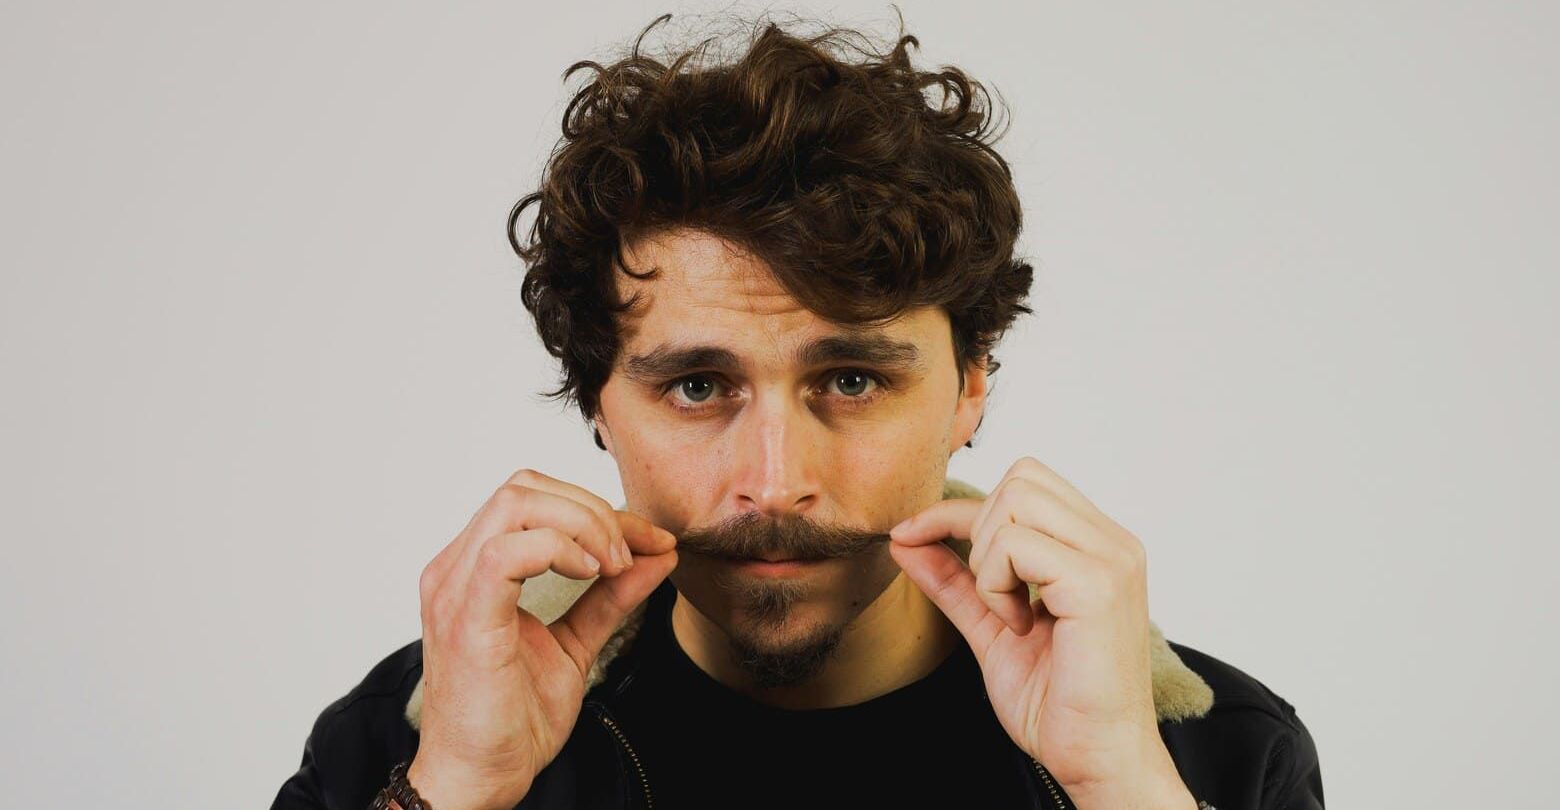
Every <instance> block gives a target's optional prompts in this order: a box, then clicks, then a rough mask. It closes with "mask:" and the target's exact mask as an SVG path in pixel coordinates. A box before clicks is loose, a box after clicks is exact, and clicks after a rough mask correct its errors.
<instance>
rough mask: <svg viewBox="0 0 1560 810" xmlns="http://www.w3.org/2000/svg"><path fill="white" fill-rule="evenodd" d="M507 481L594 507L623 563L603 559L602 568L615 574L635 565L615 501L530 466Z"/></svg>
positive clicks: (611, 548)
mask: <svg viewBox="0 0 1560 810" xmlns="http://www.w3.org/2000/svg"><path fill="white" fill-rule="evenodd" d="M506 483H510V484H516V485H519V486H524V487H531V488H532V489H539V490H542V491H543V492H551V493H553V494H554V495H562V496H563V497H565V498H569V499H571V500H574V501H577V502H578V503H580V504H581V505H583V506H585V507H586V508H588V509H590V511H592V512H595V513H596V515H597V516H598V517H600V518H601V523H602V525H604V526H606V527H607V531H608V533H609V534H610V536H611V543H610V545H609V546H608V549H607V552H608V555H609V556H611V557H612V558H613V559H614V560H615V561H616V562H618V563H619V565H617V566H613V565H608V564H607V561H606V560H602V568H603V570H605V571H606V573H607V576H614V575H616V574H618V573H619V572H620V571H621V569H622V567H625V566H627V565H632V564H633V555H632V554H630V553H629V549H628V543H627V542H626V541H625V540H624V538H623V530H622V528H621V527H620V526H619V525H618V521H617V520H615V519H614V518H613V513H614V512H615V511H617V510H615V509H613V508H612V504H610V503H607V501H606V499H604V498H602V497H601V496H600V495H597V494H596V493H594V492H591V491H590V490H588V489H586V488H584V487H582V486H579V485H578V484H571V483H569V482H568V481H561V480H559V479H557V478H554V477H552V476H550V475H547V474H546V473H542V472H538V471H536V470H533V469H530V468H526V469H522V470H519V471H518V472H516V473H515V474H514V475H511V476H510V477H509V481H508V482H506Z"/></svg>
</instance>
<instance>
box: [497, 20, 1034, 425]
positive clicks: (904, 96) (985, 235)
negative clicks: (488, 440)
mask: <svg viewBox="0 0 1560 810" xmlns="http://www.w3.org/2000/svg"><path fill="white" fill-rule="evenodd" d="M896 11H897V9H896ZM671 16H672V15H670V14H664V15H662V16H660V17H658V18H657V19H656V20H655V21H653V22H651V23H650V24H649V25H648V26H646V27H645V28H644V29H643V30H642V31H641V32H640V34H639V36H638V37H637V38H636V39H635V40H634V44H633V47H632V49H631V50H630V51H629V52H628V53H627V54H626V55H625V56H623V57H622V58H621V59H619V60H618V61H616V62H614V63H612V64H610V65H606V66H603V65H601V64H599V63H597V62H595V61H590V60H585V61H580V62H577V63H575V64H574V65H571V66H570V67H569V68H568V70H566V71H564V74H563V79H564V81H565V82H567V81H568V79H569V77H570V76H572V75H573V74H574V72H575V71H577V70H581V69H584V68H589V69H590V70H591V71H593V72H594V78H593V79H592V80H591V81H590V83H589V84H587V85H586V86H585V87H584V88H582V89H580V90H579V91H578V92H577V93H576V94H575V95H574V97H573V99H572V100H571V101H570V102H569V105H568V108H567V110H566V111H565V112H564V115H563V136H562V138H560V139H559V141H558V143H557V145H556V146H555V147H554V149H553V152H552V154H551V156H550V158H549V160H548V163H547V166H546V167H545V169H544V171H543V176H542V182H541V186H540V188H539V189H538V190H537V191H535V192H533V193H531V194H528V195H526V196H525V197H524V198H522V199H521V200H520V201H519V202H517V203H516V204H515V206H514V208H513V209H512V210H511V211H510V215H509V223H508V229H507V230H508V236H509V242H510V244H511V246H513V248H514V250H515V252H516V253H517V254H518V255H519V256H520V258H521V259H522V260H524V262H525V263H526V264H527V265H528V268H529V269H528V270H527V272H526V275H525V280H524V282H523V284H522V286H521V297H522V300H523V302H524V304H525V307H526V309H527V311H529V312H530V314H531V316H532V317H533V318H534V319H535V321H536V326H537V329H538V331H539V332H540V333H541V338H542V342H543V344H544V345H545V346H546V348H547V351H548V352H549V353H550V354H552V355H553V356H554V357H556V358H558V359H559V360H560V361H561V364H562V384H561V385H560V386H559V387H558V388H557V389H555V390H553V391H550V392H547V393H546V394H545V396H546V397H548V398H552V399H557V398H560V397H561V398H563V399H565V400H572V401H573V402H575V403H576V404H577V405H578V407H579V409H580V411H581V413H582V414H583V415H584V417H585V419H586V421H587V423H589V422H591V421H592V420H594V418H595V416H596V415H597V412H598V409H599V407H600V391H601V388H602V386H603V385H605V384H606V381H607V378H608V376H609V375H610V374H611V370H612V368H613V365H614V363H615V362H616V360H617V356H618V353H619V349H620V336H619V332H618V326H617V316H618V315H619V314H621V313H624V312H627V311H629V310H631V309H632V308H633V307H634V305H635V304H637V303H638V296H637V295H635V296H633V297H630V299H629V300H627V301H624V300H622V298H621V296H620V295H619V294H618V288H617V284H616V278H615V276H614V270H615V269H616V270H620V271H621V272H623V273H625V274H627V275H630V276H632V277H634V278H640V279H647V278H653V277H654V276H655V275H656V271H654V270H653V269H652V270H649V271H647V272H645V273H643V274H640V273H636V272H634V271H633V270H631V269H629V268H628V267H627V266H626V265H625V263H624V261H623V253H622V251H623V246H624V244H625V243H631V242H632V241H633V240H635V239H636V238H638V237H640V236H644V235H648V234H651V233H654V232H661V231H664V230H667V229H672V228H677V227H691V228H697V229H700V230H702V231H705V232H708V233H711V234H713V235H715V236H717V237H719V238H722V239H724V240H726V241H727V242H729V243H731V244H733V245H736V246H740V247H741V248H742V249H743V250H745V251H748V252H750V253H751V254H752V255H753V256H755V257H757V258H759V259H761V260H762V261H763V262H764V263H765V264H766V265H767V267H768V268H769V269H770V270H771V272H772V273H773V274H774V276H775V278H776V280H777V282H778V283H779V284H780V285H781V286H782V287H783V288H784V289H785V290H786V291H787V292H788V293H789V294H790V295H791V296H792V297H793V298H795V299H796V300H797V302H798V303H799V304H800V305H802V306H803V307H805V308H807V309H808V310H810V311H812V312H814V313H816V314H817V315H819V316H820V317H822V318H824V319H826V320H829V321H831V322H834V323H840V324H862V323H876V322H882V321H885V320H889V319H891V318H893V317H894V316H895V315H897V314H899V313H902V312H903V311H905V310H907V309H911V308H915V307H920V306H927V305H936V306H941V307H943V308H944V310H945V311H946V312H947V314H948V317H949V321H950V322H951V324H952V335H953V346H954V353H955V357H956V358H957V359H958V360H959V362H958V363H957V365H958V368H959V388H960V390H961V391H962V390H963V387H964V371H965V368H964V367H965V365H966V364H969V363H976V364H984V366H985V368H986V370H987V373H988V374H989V373H992V372H995V371H996V369H997V367H998V365H999V364H998V363H997V361H996V360H995V358H993V357H992V356H991V351H990V349H991V347H992V346H993V345H994V344H995V343H996V342H997V341H998V340H999V339H1000V338H1001V336H1002V334H1003V333H1004V332H1005V331H1006V330H1007V328H1008V327H1009V326H1010V325H1011V324H1012V322H1013V320H1014V318H1016V317H1017V316H1018V314H1019V313H1028V312H1030V311H1031V310H1030V309H1029V308H1028V307H1027V306H1025V305H1024V303H1023V302H1024V300H1025V299H1026V298H1027V296H1028V294H1029V287H1030V283H1031V280H1032V278H1033V269H1032V268H1031V266H1030V265H1029V264H1027V263H1025V262H1023V261H1021V260H1019V259H1018V258H1015V257H1014V253H1013V251H1014V243H1015V242H1016V240H1017V238H1018V233H1019V230H1020V227H1021V225H1022V215H1021V212H1020V209H1019V200H1018V194H1017V192H1016V191H1015V189H1014V186H1013V179H1012V171H1011V170H1010V169H1009V167H1008V164H1007V162H1006V161H1005V160H1003V159H1002V157H1001V156H1000V155H998V154H997V153H996V151H995V150H993V149H992V148H991V144H992V143H995V142H996V141H997V140H998V139H1000V138H1001V137H1002V134H1003V133H998V134H996V135H992V134H991V132H990V123H991V119H990V116H989V115H988V110H989V109H990V106H991V101H990V97H989V95H987V94H986V91H985V89H984V87H983V86H982V85H981V84H980V83H979V82H976V81H974V80H972V79H971V78H969V76H968V75H966V73H965V72H964V71H962V70H960V69H959V68H957V67H953V66H947V65H945V66H943V67H942V68H941V69H939V70H937V71H921V70H917V69H916V68H915V67H914V66H912V64H911V61H910V56H909V53H908V51H907V46H909V45H915V46H917V47H919V45H920V43H919V41H918V40H917V39H916V38H915V37H914V36H910V35H907V34H905V33H904V22H903V19H902V18H901V20H900V36H899V37H898V39H897V41H896V42H895V44H894V46H893V47H892V48H891V49H889V50H887V52H881V51H878V50H874V49H873V48H872V47H871V42H870V40H868V39H867V37H866V36H865V35H863V34H861V33H860V32H858V31H855V30H851V29H844V28H838V27H830V28H827V29H826V30H824V31H823V32H821V33H818V34H815V35H811V36H798V35H795V34H792V33H789V32H787V31H785V30H784V29H782V28H781V27H780V26H778V25H776V24H775V23H773V22H765V21H762V20H760V21H759V22H758V23H756V24H755V25H754V30H753V34H752V36H751V38H750V39H749V40H748V42H747V46H746V51H745V52H744V53H743V54H741V55H740V56H739V57H738V58H736V59H735V60H732V61H729V62H726V63H717V64H705V62H704V57H705V56H706V49H707V47H708V46H709V45H710V44H711V43H712V42H713V41H714V39H713V38H711V39H706V40H704V41H702V42H700V43H699V44H697V45H694V46H692V47H689V48H686V49H684V50H682V51H680V52H678V53H676V54H675V55H674V56H673V57H671V58H670V60H669V61H670V64H665V63H663V62H661V61H657V60H656V59H654V58H652V57H650V56H647V55H646V54H645V53H643V52H642V51H641V42H642V41H643V39H644V37H645V35H646V34H647V33H649V32H650V30H651V29H652V28H654V27H655V26H657V25H659V24H660V23H662V22H664V21H666V20H668V19H670V18H671ZM860 41H866V42H867V44H866V45H859V44H855V43H856V42H860ZM852 49H853V50H854V51H855V52H856V53H857V54H859V55H860V56H861V57H862V59H861V60H860V61H851V60H848V59H846V58H844V56H843V52H844V51H846V50H852ZM932 87H936V88H940V89H941V91H942V97H941V99H940V103H938V104H935V105H934V104H932V103H931V99H930V98H929V97H928V95H927V94H926V92H925V91H926V89H927V88H932ZM999 97H1000V96H999ZM1004 133H1005V128H1004ZM533 203H534V204H536V205H537V211H536V218H535V221H534V222H533V223H532V225H531V229H530V234H529V240H528V242H527V243H525V244H521V242H520V241H519V239H518V238H517V227H516V223H517V222H518V220H519V218H520V215H521V213H522V212H523V211H524V210H525V209H526V208H527V207H528V206H530V205H532V204H533ZM977 430H978V425H977ZM596 445H597V446H598V447H602V443H601V437H600V434H599V433H598V434H597V435H596ZM965 446H973V445H972V444H970V443H966V445H965ZM603 449H605V448H603Z"/></svg>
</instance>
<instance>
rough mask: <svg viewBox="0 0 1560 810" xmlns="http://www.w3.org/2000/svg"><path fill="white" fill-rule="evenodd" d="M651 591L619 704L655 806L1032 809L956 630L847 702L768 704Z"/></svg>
mask: <svg viewBox="0 0 1560 810" xmlns="http://www.w3.org/2000/svg"><path fill="white" fill-rule="evenodd" d="M675 598H676V591H675V589H674V588H673V587H672V586H671V582H670V580H667V581H665V582H663V583H661V586H660V587H659V588H657V589H656V591H655V593H654V594H652V595H651V597H650V598H649V603H648V605H647V608H646V614H645V621H644V625H643V626H642V627H641V630H640V635H639V637H638V639H637V640H636V641H635V644H634V646H635V648H636V649H635V654H636V656H637V655H642V656H644V657H643V659H642V661H643V663H642V665H641V666H640V667H639V668H638V670H637V672H636V673H635V675H634V678H633V684H632V687H631V689H630V690H629V692H630V693H631V694H626V695H625V696H624V697H625V698H626V700H625V701H624V703H623V706H622V708H621V709H620V710H619V714H620V719H621V720H622V727H623V729H624V731H625V732H626V734H627V736H628V737H629V741H630V743H631V745H632V746H633V748H634V752H635V753H636V754H637V755H638V756H639V759H640V764H641V765H642V767H643V768H644V772H645V778H646V780H647V781H648V782H649V785H650V791H651V795H652V797H653V799H654V801H655V805H656V807H666V808H680V807H699V806H730V807H786V808H798V807H895V806H898V807H932V806H940V807H960V808H964V807H972V808H973V807H1009V808H1018V807H1029V806H1031V804H1032V801H1031V800H1030V799H1029V798H1027V797H1029V796H1030V795H1031V794H1030V793H1029V792H1028V790H1027V788H1026V785H1027V784H1028V781H1027V780H1028V779H1029V777H1028V776H1027V775H1026V772H1025V768H1026V767H1027V764H1028V759H1027V757H1025V756H1024V754H1023V753H1022V751H1020V750H1019V749H1018V748H1017V747H1016V746H1015V745H1014V744H1013V742H1012V741H1011V740H1010V739H1009V738H1008V736H1007V733H1006V732H1005V731H1003V729H1002V726H1001V725H1000V724H999V723H998V721H997V718H996V715H995V714H994V713H993V712H992V709H991V704H990V702H989V700H988V699H987V697H986V693H985V685H984V683H983V681H982V679H981V672H980V667H979V664H978V663H977V662H976V660H975V656H974V653H973V652H972V651H971V650H970V648H969V646H968V645H967V644H966V643H964V640H963V638H962V637H960V639H959V645H958V646H957V647H956V648H955V650H954V652H953V654H952V655H950V656H949V657H948V658H947V659H946V660H945V661H943V662H942V663H941V664H940V665H938V667H937V668H936V669H935V670H934V671H932V672H931V673H930V674H928V675H927V676H926V677H924V678H922V679H920V680H918V681H915V682H914V683H910V684H907V685H905V686H903V687H901V688H899V689H896V690H894V691H892V692H889V693H887V694H884V695H880V696H878V697H876V698H873V699H871V700H868V701H866V702H863V703H858V704H855V705H853V706H841V707H836V708H827V709H814V710H793V709H782V708H776V707H773V706H767V705H765V704H762V703H759V702H757V701H754V700H752V699H751V698H748V697H746V696H744V695H742V694H740V693H738V692H736V691H734V690H732V689H731V688H729V687H727V686H725V685H724V684H722V683H720V682H719V681H717V680H715V679H714V678H712V677H710V676H709V675H708V674H706V673H705V672H704V671H703V670H701V669H699V667H698V665H697V664H695V663H694V662H693V660H692V659H691V658H689V657H688V654H687V653H685V652H684V651H683V650H682V648H681V647H680V646H679V645H678V644H677V642H676V639H675V637H674V636H673V635H672V623H671V606H672V603H673V601H674V600H675Z"/></svg>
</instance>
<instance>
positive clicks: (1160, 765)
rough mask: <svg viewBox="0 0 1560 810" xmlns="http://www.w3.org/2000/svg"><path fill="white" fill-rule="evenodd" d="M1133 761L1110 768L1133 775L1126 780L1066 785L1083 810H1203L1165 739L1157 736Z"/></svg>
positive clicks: (1063, 786)
mask: <svg viewBox="0 0 1560 810" xmlns="http://www.w3.org/2000/svg"><path fill="white" fill-rule="evenodd" d="M1131 761H1132V763H1133V764H1131V765H1125V766H1118V767H1114V768H1111V769H1110V770H1111V771H1113V772H1115V773H1121V774H1132V775H1133V776H1131V777H1128V778H1125V779H1114V780H1107V781H1094V782H1088V783H1083V784H1072V785H1068V784H1063V785H1062V789H1063V790H1066V791H1067V795H1068V796H1069V797H1071V798H1072V799H1073V801H1074V803H1075V804H1076V805H1077V806H1078V808H1079V810H1093V808H1101V809H1102V810H1103V809H1104V808H1110V809H1111V810H1201V805H1200V803H1199V802H1198V800H1197V798H1196V797H1195V796H1193V795H1192V791H1191V789H1190V788H1188V787H1187V786H1186V783H1185V782H1184V781H1182V780H1181V773H1180V770H1179V769H1178V768H1177V767H1176V764H1175V760H1174V759H1173V758H1172V757H1171V756H1170V751H1169V750H1168V749H1166V748H1165V746H1164V742H1163V741H1162V740H1160V739H1159V738H1157V737H1156V738H1154V739H1153V740H1151V741H1149V742H1148V744H1147V745H1146V746H1145V747H1144V748H1143V749H1142V752H1141V753H1140V754H1139V755H1138V756H1136V757H1133V758H1131Z"/></svg>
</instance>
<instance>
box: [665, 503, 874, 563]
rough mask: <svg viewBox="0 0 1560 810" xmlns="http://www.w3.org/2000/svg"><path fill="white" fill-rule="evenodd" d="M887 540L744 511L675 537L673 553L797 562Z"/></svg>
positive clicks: (834, 555) (804, 520)
mask: <svg viewBox="0 0 1560 810" xmlns="http://www.w3.org/2000/svg"><path fill="white" fill-rule="evenodd" d="M889 541H890V538H889V536H888V532H872V531H863V530H861V529H854V528H851V527H849V526H841V525H838V524H832V523H818V522H815V521H812V520H809V519H807V518H804V517H802V516H801V515H798V514H794V513H792V514H787V515H782V516H781V517H778V518H769V517H765V516H764V515H763V514H761V513H759V512H743V513H741V514H739V515H734V516H732V517H730V518H727V519H726V520H723V521H721V522H720V523H717V524H715V525H714V526H710V527H707V528H702V529H687V530H685V531H683V532H680V533H678V534H677V550H678V551H692V552H694V553H695V554H703V555H706V556H709V557H719V558H723V559H728V560H751V559H757V558H758V557H761V556H764V555H770V556H779V557H786V558H791V559H800V560H826V559H832V558H839V557H854V556H856V555H857V554H860V553H862V552H864V551H866V550H868V549H870V548H873V547H874V546H877V545H879V544H882V543H887V542H889Z"/></svg>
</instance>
